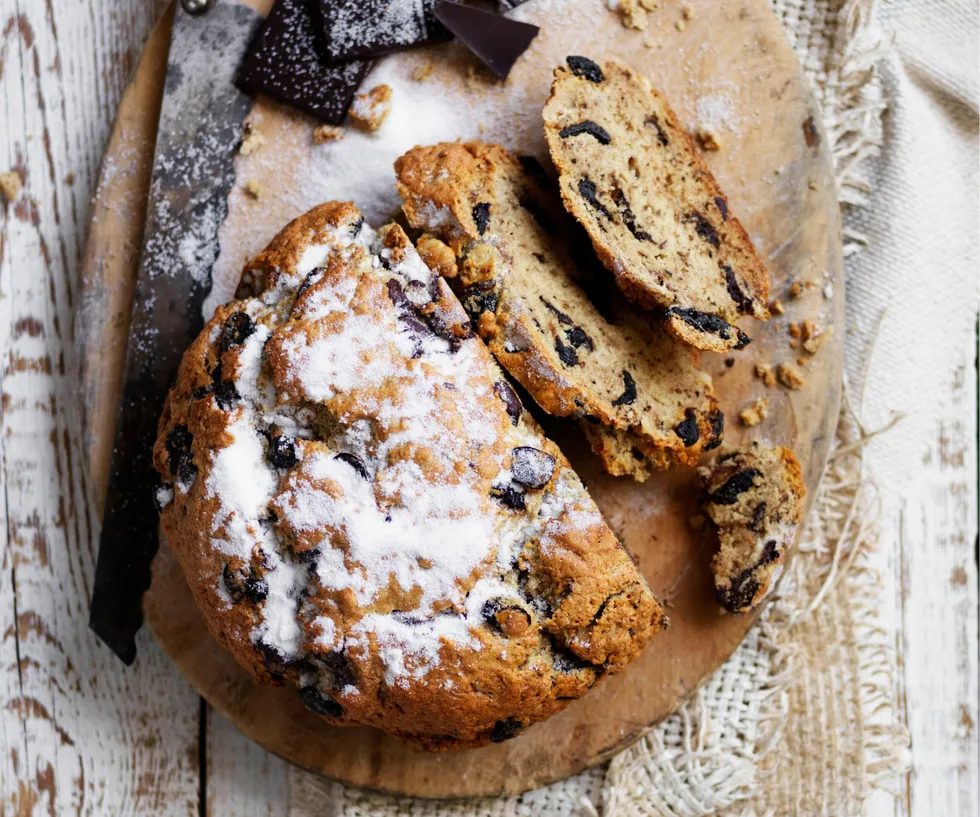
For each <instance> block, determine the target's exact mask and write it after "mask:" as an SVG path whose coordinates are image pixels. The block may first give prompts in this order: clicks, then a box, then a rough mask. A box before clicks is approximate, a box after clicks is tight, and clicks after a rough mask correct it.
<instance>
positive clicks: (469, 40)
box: [434, 0, 538, 79]
mask: <svg viewBox="0 0 980 817" xmlns="http://www.w3.org/2000/svg"><path fill="white" fill-rule="evenodd" d="M434 13H435V16H436V19H437V20H439V22H440V23H442V24H443V25H444V26H445V27H446V28H448V29H449V30H450V31H451V32H452V33H453V34H454V35H456V39H457V40H459V41H460V42H461V43H463V45H465V46H466V47H467V48H469V49H470V51H472V52H473V53H474V54H476V56H478V57H479V58H480V59H481V60H482V61H483V63H484V65H486V66H487V68H489V69H490V70H491V71H493V73H494V74H496V75H497V76H498V77H499V78H500V79H507V75H508V74H510V69H511V68H512V67H513V66H514V63H515V62H517V58H518V57H520V56H521V54H523V53H524V52H525V51H526V50H527V47H528V46H529V45H530V44H531V40H533V39H534V38H535V37H537V36H538V27H537V26H533V25H531V24H530V23H522V22H520V21H518V20H511V19H510V18H508V17H500V16H499V15H497V14H492V13H490V12H488V11H482V10H481V9H477V8H470V7H469V6H462V5H460V4H459V3H451V2H449V1H448V0H438V2H437V3H436V5H435V8H434Z"/></svg>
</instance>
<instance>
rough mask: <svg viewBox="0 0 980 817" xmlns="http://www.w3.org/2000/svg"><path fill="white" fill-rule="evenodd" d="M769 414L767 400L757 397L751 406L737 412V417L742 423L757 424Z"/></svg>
mask: <svg viewBox="0 0 980 817" xmlns="http://www.w3.org/2000/svg"><path fill="white" fill-rule="evenodd" d="M768 416H769V401H768V400H764V399H763V398H761V397H760V398H758V399H757V400H756V401H755V402H754V403H753V404H752V405H751V406H749V407H748V408H744V409H742V411H741V412H739V415H738V417H739V419H740V420H741V421H742V424H743V425H747V426H757V425H759V423H761V422H762V421H763V420H765V419H766V417H768Z"/></svg>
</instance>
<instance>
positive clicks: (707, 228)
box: [544, 57, 769, 352]
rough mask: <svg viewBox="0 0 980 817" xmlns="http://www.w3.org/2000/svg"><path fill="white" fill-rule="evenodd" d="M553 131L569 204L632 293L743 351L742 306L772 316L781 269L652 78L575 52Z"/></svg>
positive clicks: (711, 340) (697, 339)
mask: <svg viewBox="0 0 980 817" xmlns="http://www.w3.org/2000/svg"><path fill="white" fill-rule="evenodd" d="M568 64H569V67H568V68H566V67H564V66H561V67H559V68H557V69H556V70H555V80H554V84H553V85H552V89H551V97H550V98H549V100H548V102H547V104H546V105H545V108H544V123H545V136H546V138H547V141H548V148H549V150H550V151H551V158H552V159H553V160H554V163H555V166H556V167H557V168H558V172H559V176H560V178H559V183H560V187H561V195H562V199H563V201H564V202H565V207H566V208H567V209H568V211H569V212H570V213H571V214H572V215H573V216H575V218H576V219H578V221H579V222H580V223H581V224H582V225H583V226H584V227H585V229H586V230H587V231H588V233H589V237H590V238H591V239H592V243H593V245H594V246H595V249H596V252H597V253H598V255H599V258H600V259H602V262H603V263H604V264H605V265H606V267H607V268H608V269H609V270H610V271H611V272H612V273H613V274H614V275H615V276H616V280H617V282H618V283H619V285H620V287H621V288H622V290H623V291H624V292H625V293H626V294H627V296H628V297H629V298H630V299H631V300H633V301H636V302H637V303H639V304H641V305H642V306H643V307H645V308H647V309H655V308H656V309H663V310H665V311H666V323H667V329H668V330H669V331H670V332H671V334H673V335H674V336H676V337H678V338H680V339H681V340H683V341H684V342H686V343H689V344H690V345H692V346H695V347H697V348H699V349H708V350H711V351H716V352H723V351H727V350H730V349H740V348H742V347H743V346H745V345H746V344H747V343H748V342H749V337H748V336H747V335H746V334H745V333H744V332H742V331H741V330H740V329H739V328H738V327H736V326H735V321H736V319H737V318H738V317H739V315H750V316H752V317H753V318H757V319H759V320H765V319H766V318H768V316H769V313H768V311H767V310H766V306H765V304H766V302H767V300H768V295H769V274H768V272H767V271H766V268H765V265H764V264H763V263H762V262H761V261H760V260H759V257H758V255H757V254H756V251H755V249H754V247H753V246H752V242H751V240H750V239H749V237H748V235H747V233H746V232H745V230H744V229H743V228H742V225H741V224H740V223H739V221H738V219H737V218H735V216H734V215H732V214H731V212H730V211H729V208H728V201H727V199H726V198H725V196H724V194H723V193H722V192H721V189H720V188H719V187H718V183H717V182H716V181H715V179H714V177H713V176H712V175H711V172H710V171H709V170H708V166H707V165H706V164H705V162H704V159H703V158H702V157H701V154H700V153H699V152H698V150H697V148H696V147H695V145H694V141H693V139H692V138H691V137H690V135H689V134H688V133H687V132H686V131H685V130H684V129H683V128H682V127H681V125H680V123H679V122H678V120H677V117H676V116H675V115H674V112H673V111H672V110H671V109H670V106H669V105H668V104H667V101H666V100H665V99H664V98H663V97H662V96H661V95H660V94H658V93H657V92H656V91H655V90H653V88H652V87H651V86H650V83H649V82H648V81H647V79H646V78H645V77H644V76H642V75H641V74H639V73H637V72H636V71H634V70H633V69H631V68H628V67H626V66H624V65H620V64H619V63H616V62H606V63H604V64H602V65H598V64H596V63H594V62H592V61H591V60H588V59H586V58H585V57H569V58H568Z"/></svg>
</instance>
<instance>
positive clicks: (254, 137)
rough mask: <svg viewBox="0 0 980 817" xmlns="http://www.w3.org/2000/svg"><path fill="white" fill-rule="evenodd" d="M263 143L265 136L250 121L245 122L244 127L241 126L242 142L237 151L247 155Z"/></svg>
mask: <svg viewBox="0 0 980 817" xmlns="http://www.w3.org/2000/svg"><path fill="white" fill-rule="evenodd" d="M264 144H265V137H264V136H263V135H262V134H261V133H259V131H258V129H257V128H256V127H255V126H254V125H253V124H252V123H251V122H246V123H245V127H244V128H242V144H241V146H240V147H239V148H238V152H239V153H240V154H241V155H242V156H248V155H249V154H250V153H254V152H255V151H256V150H258V149H259V148H260V147H262V145H264Z"/></svg>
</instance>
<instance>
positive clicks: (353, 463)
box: [334, 451, 371, 479]
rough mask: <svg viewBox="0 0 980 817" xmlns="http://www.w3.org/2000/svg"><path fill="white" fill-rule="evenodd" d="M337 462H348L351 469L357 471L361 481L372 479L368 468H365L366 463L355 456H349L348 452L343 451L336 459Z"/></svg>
mask: <svg viewBox="0 0 980 817" xmlns="http://www.w3.org/2000/svg"><path fill="white" fill-rule="evenodd" d="M334 459H335V460H340V461H341V462H346V463H347V464H348V465H349V466H350V467H351V468H353V469H354V470H355V471H357V474H358V476H360V477H361V479H371V475H370V474H369V473H368V470H367V468H365V467H364V463H363V462H361V461H360V460H359V459H358V458H357V457H355V456H354V455H353V454H348V453H347V452H346V451H342V452H341V453H339V454H337V456H335V457H334Z"/></svg>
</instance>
